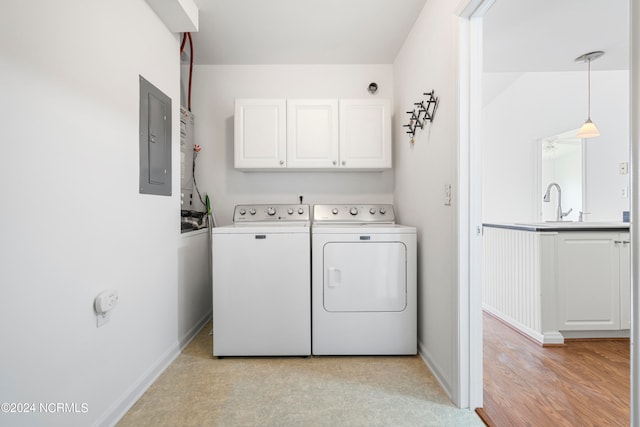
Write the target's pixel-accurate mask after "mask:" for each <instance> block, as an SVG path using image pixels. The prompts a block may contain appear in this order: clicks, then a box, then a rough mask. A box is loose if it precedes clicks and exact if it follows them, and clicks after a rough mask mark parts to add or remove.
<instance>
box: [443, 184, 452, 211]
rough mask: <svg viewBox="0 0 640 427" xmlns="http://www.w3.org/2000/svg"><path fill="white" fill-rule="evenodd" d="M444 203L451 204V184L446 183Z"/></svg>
mask: <svg viewBox="0 0 640 427" xmlns="http://www.w3.org/2000/svg"><path fill="white" fill-rule="evenodd" d="M444 205H445V206H451V184H445V185H444Z"/></svg>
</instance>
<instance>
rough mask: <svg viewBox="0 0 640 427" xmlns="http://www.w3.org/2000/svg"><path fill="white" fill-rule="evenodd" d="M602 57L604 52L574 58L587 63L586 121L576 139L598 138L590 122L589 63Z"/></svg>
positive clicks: (598, 134) (598, 132) (593, 125)
mask: <svg viewBox="0 0 640 427" xmlns="http://www.w3.org/2000/svg"><path fill="white" fill-rule="evenodd" d="M602 55H604V52H603V51H601V50H596V51H595V52H589V53H585V54H584V55H581V56H579V57H577V58H576V60H575V61H576V62H586V63H587V79H588V86H587V90H588V92H587V120H586V121H585V122H584V124H583V125H582V127H581V128H580V130H579V131H578V133H577V134H576V136H577V137H578V138H593V137H595V136H600V131H599V130H598V128H597V127H596V125H595V124H593V122H592V121H591V61H593V60H595V59H598V58H600V57H601V56H602Z"/></svg>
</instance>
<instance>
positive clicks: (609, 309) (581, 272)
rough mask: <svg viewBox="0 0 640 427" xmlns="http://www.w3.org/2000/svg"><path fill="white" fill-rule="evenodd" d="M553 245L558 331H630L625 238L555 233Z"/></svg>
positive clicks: (601, 233)
mask: <svg viewBox="0 0 640 427" xmlns="http://www.w3.org/2000/svg"><path fill="white" fill-rule="evenodd" d="M556 244H557V261H556V271H557V281H558V329H559V330H560V331H595V330H618V329H629V327H630V304H631V300H630V288H631V286H630V280H629V233H619V232H606V231H599V232H565V233H558V235H557V237H556Z"/></svg>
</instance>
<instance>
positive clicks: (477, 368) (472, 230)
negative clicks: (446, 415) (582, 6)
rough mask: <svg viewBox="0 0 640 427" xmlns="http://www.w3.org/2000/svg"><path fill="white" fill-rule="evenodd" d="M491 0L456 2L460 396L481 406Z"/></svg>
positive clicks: (467, 403)
mask: <svg viewBox="0 0 640 427" xmlns="http://www.w3.org/2000/svg"><path fill="white" fill-rule="evenodd" d="M494 1H495V0H465V1H463V2H462V3H461V6H460V7H459V8H458V16H459V20H458V21H459V28H458V36H459V40H458V53H459V54H458V61H459V63H458V73H459V74H458V90H459V93H458V108H459V110H458V114H459V116H458V117H459V120H458V121H459V134H458V138H459V142H458V218H457V219H458V224H457V226H458V337H457V339H458V341H457V345H458V398H457V403H458V406H460V407H468V408H470V409H475V408H478V407H481V406H482V194H481V190H482V181H481V179H482V173H481V165H482V157H481V156H482V152H481V139H480V114H481V78H482V74H481V72H482V15H484V13H486V11H487V10H488V9H489V8H490V7H491V5H493V3H494Z"/></svg>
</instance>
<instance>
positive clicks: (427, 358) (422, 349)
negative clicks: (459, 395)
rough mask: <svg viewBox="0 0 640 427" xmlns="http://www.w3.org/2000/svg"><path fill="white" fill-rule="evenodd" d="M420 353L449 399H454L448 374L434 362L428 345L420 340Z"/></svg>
mask: <svg viewBox="0 0 640 427" xmlns="http://www.w3.org/2000/svg"><path fill="white" fill-rule="evenodd" d="M418 354H419V355H420V358H421V359H422V361H423V362H424V364H425V365H427V368H429V370H430V371H431V373H432V374H433V376H434V377H435V379H436V381H438V384H439V385H440V387H442V390H443V391H444V392H445V393H446V395H447V396H448V397H449V399H451V400H454V399H453V396H452V395H451V384H449V383H448V382H447V381H446V380H445V378H446V375H444V374H443V373H442V371H441V370H440V369H439V368H438V366H437V365H436V364H434V363H433V358H432V357H431V353H429V350H427V347H426V346H425V345H424V344H423V343H422V341H418Z"/></svg>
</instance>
